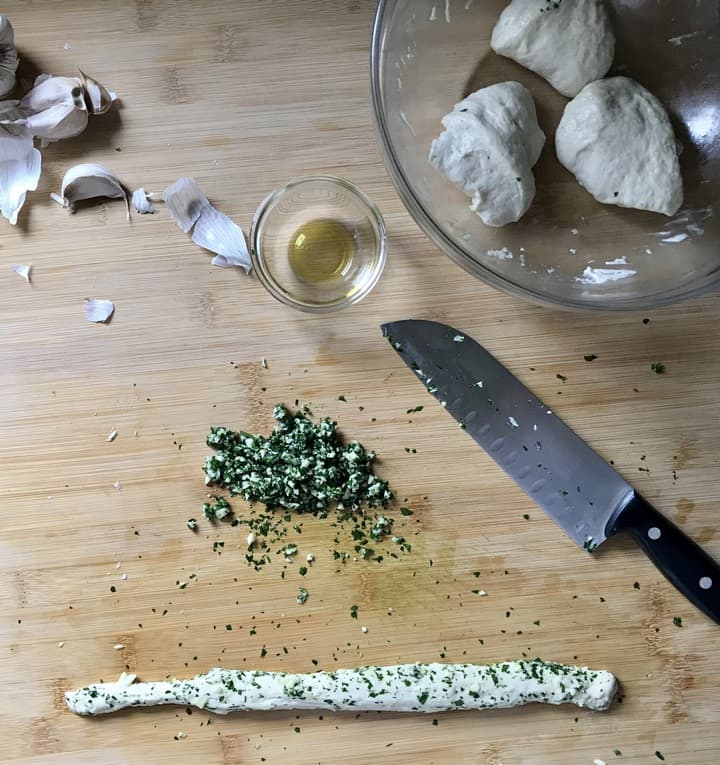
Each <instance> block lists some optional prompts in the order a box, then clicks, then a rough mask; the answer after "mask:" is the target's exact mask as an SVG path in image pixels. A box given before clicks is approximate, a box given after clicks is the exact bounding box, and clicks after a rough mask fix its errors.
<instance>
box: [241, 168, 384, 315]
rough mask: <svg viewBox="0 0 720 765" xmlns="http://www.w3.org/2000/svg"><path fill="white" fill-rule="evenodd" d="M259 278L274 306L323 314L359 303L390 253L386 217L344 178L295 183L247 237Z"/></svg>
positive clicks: (263, 209) (271, 202)
mask: <svg viewBox="0 0 720 765" xmlns="http://www.w3.org/2000/svg"><path fill="white" fill-rule="evenodd" d="M250 241H251V258H252V262H253V266H254V268H255V273H256V274H257V277H258V279H259V280H260V282H261V283H262V285H263V286H264V287H265V289H267V290H268V292H269V293H270V294H271V295H273V297H275V298H276V299H277V300H279V301H280V302H282V303H285V304H286V305H289V306H292V307H293V308H297V309H299V310H301V311H308V312H314V313H323V312H327V311H336V310H338V309H340V308H345V307H347V306H349V305H353V304H354V303H357V302H358V301H360V300H362V299H363V298H364V297H365V296H366V295H367V294H368V293H369V292H370V290H372V288H373V287H374V286H375V285H376V284H377V282H378V279H379V278H380V276H381V274H382V272H383V268H384V267H385V259H386V253H387V235H386V232H385V224H384V222H383V219H382V216H381V215H380V212H379V210H378V209H377V208H376V207H375V205H374V204H373V203H372V202H371V201H370V200H369V199H368V198H367V197H366V196H365V194H363V193H362V192H361V191H360V190H359V189H358V188H357V187H356V186H354V185H353V184H352V183H350V182H349V181H346V180H343V179H342V178H335V177H334V176H330V175H313V176H307V177H305V178H296V179H294V180H292V181H290V182H289V183H288V184H287V185H286V186H283V188H281V189H278V190H277V191H274V192H273V193H272V194H270V195H269V196H268V197H267V198H266V199H265V201H264V202H263V203H262V204H261V205H260V207H259V208H258V210H257V212H256V213H255V217H254V219H253V224H252V229H251V231H250Z"/></svg>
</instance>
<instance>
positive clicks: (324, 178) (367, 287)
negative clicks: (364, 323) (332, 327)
mask: <svg viewBox="0 0 720 765" xmlns="http://www.w3.org/2000/svg"><path fill="white" fill-rule="evenodd" d="M318 181H320V182H322V183H328V184H332V185H333V186H340V187H342V188H343V189H344V190H345V191H348V192H350V193H351V194H352V195H353V196H354V197H355V198H356V199H358V200H359V201H360V202H361V204H362V205H363V207H364V208H365V211H366V213H367V216H368V219H369V220H370V221H371V222H372V223H373V224H374V227H375V228H376V230H377V232H378V242H377V259H376V264H375V266H374V268H373V271H372V275H371V277H370V279H369V280H368V282H367V283H366V284H364V285H363V287H362V289H359V290H358V291H357V292H354V293H353V294H352V295H350V296H349V297H348V296H346V297H343V298H338V299H337V300H332V301H329V302H327V303H320V302H309V301H304V300H300V299H298V298H295V297H293V296H291V295H290V294H289V293H288V292H287V291H286V290H285V289H284V288H283V287H282V286H281V285H280V284H279V283H278V282H277V281H276V280H275V279H274V278H273V276H272V274H271V273H270V271H269V270H268V269H267V267H266V261H265V259H264V257H263V254H262V243H261V242H262V237H261V230H262V223H263V221H264V220H265V219H266V217H267V215H268V213H270V212H271V211H272V209H273V207H274V206H275V203H276V202H277V201H278V200H279V199H280V198H281V197H282V196H284V195H285V194H286V193H287V192H288V191H290V190H292V189H294V188H297V187H298V186H303V185H305V184H307V183H315V182H318ZM250 260H251V261H252V265H253V268H254V270H255V273H256V274H257V277H258V281H259V282H260V283H261V284H262V285H263V287H265V289H266V290H267V291H268V292H269V293H270V294H271V295H272V296H273V297H274V298H275V299H276V300H278V301H280V302H281V303H284V304H285V305H288V306H291V307H292V308H297V309H298V310H300V311H305V312H307V313H329V312H331V311H337V310H339V309H341V308H345V307H347V306H350V305H354V304H355V303H358V302H360V301H361V300H362V299H363V298H364V297H366V296H367V295H368V294H369V293H370V292H371V291H372V290H373V288H374V287H375V285H376V284H377V283H378V281H379V279H380V277H381V276H382V273H383V271H384V269H385V262H386V260H387V230H386V228H385V221H384V219H383V216H382V214H381V212H380V210H379V209H378V207H377V206H376V205H375V203H374V202H373V201H372V200H371V199H370V198H369V197H368V196H367V194H365V192H363V191H361V190H360V189H359V188H358V187H357V186H356V185H355V184H354V183H351V182H350V181H348V180H346V179H345V178H339V177H338V176H335V175H323V174H317V175H303V176H297V177H295V178H292V179H291V180H289V181H288V182H287V183H285V184H284V185H283V186H280V187H278V188H277V189H275V190H274V191H271V192H270V193H269V194H268V195H267V196H266V197H265V199H264V200H263V201H262V202H261V203H260V205H259V207H258V208H257V210H256V211H255V215H254V216H253V219H252V226H251V229H250Z"/></svg>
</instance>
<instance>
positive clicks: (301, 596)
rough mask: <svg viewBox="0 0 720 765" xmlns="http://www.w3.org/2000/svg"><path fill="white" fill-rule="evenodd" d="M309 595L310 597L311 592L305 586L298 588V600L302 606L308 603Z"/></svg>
mask: <svg viewBox="0 0 720 765" xmlns="http://www.w3.org/2000/svg"><path fill="white" fill-rule="evenodd" d="M309 597H310V593H309V592H308V591H307V590H306V589H305V588H304V587H299V588H298V594H297V598H296V600H297V602H298V603H299V604H300V605H301V606H302V605H304V604H305V603H307V599H308V598H309Z"/></svg>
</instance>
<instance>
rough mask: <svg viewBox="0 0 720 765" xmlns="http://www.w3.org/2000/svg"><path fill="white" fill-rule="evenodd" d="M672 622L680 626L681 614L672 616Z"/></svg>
mask: <svg viewBox="0 0 720 765" xmlns="http://www.w3.org/2000/svg"><path fill="white" fill-rule="evenodd" d="M673 624H674V625H675V626H676V627H682V626H683V623H682V616H673Z"/></svg>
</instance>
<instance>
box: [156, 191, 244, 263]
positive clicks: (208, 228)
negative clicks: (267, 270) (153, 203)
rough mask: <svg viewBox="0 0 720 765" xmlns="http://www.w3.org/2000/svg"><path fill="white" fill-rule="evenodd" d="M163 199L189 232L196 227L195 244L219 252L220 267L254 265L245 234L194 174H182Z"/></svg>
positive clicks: (180, 224)
mask: <svg viewBox="0 0 720 765" xmlns="http://www.w3.org/2000/svg"><path fill="white" fill-rule="evenodd" d="M163 201H164V202H165V205H166V207H167V209H168V211H169V212H170V216H171V217H172V219H173V220H174V221H175V222H176V223H177V224H178V226H179V227H180V228H181V229H182V230H183V231H184V232H185V233H186V234H187V233H188V232H189V231H190V229H192V228H193V226H194V227H195V228H194V229H193V233H192V240H193V242H195V244H197V245H199V246H200V247H203V248H204V249H206V250H210V252H213V253H215V257H214V258H213V259H212V264H213V265H214V266H218V267H219V268H233V267H234V266H239V267H240V268H244V269H245V272H246V273H247V272H248V271H249V270H250V268H251V261H250V254H249V252H248V248H247V242H246V241H245V234H244V233H243V231H242V229H241V228H240V227H239V226H238V225H237V224H235V223H234V222H233V221H232V220H231V219H230V218H228V216H227V215H225V213H222V212H220V210H218V209H216V208H215V207H213V206H212V205H211V204H210V201H209V200H208V198H207V197H206V196H205V194H203V192H202V191H201V190H200V187H199V186H198V185H197V183H196V182H195V180H194V179H193V178H187V177H184V178H178V180H177V181H175V183H173V184H172V185H171V186H168V187H167V188H166V189H165V191H163Z"/></svg>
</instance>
